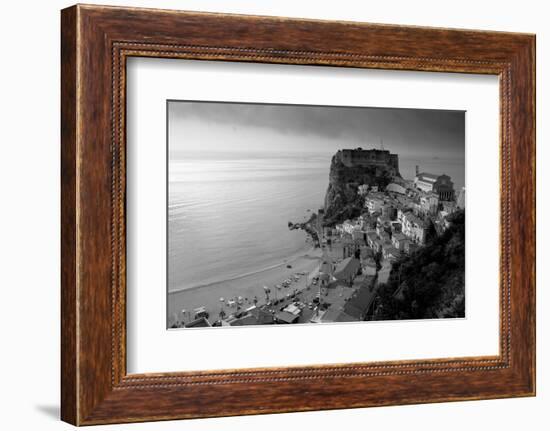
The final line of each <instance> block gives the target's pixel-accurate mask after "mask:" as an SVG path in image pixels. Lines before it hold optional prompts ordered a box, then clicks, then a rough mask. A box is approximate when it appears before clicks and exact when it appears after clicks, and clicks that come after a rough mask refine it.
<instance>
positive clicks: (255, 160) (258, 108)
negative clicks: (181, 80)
mask: <svg viewBox="0 0 550 431" xmlns="http://www.w3.org/2000/svg"><path fill="white" fill-rule="evenodd" d="M167 116H168V118H167V127H168V136H167V145H168V151H167V154H168V156H167V158H168V160H167V167H168V171H167V172H168V175H167V176H168V178H167V181H168V193H167V200H168V205H167V254H168V256H167V280H168V282H167V289H168V292H167V298H168V300H167V311H168V312H167V326H168V328H206V327H231V326H244V325H273V324H285V325H288V324H320V323H340V322H362V321H367V322H368V321H387V320H412V319H444V318H463V317H465V201H466V199H465V198H466V196H465V193H466V192H465V113H464V112H463V111H447V110H426V109H392V108H371V107H341V106H313V105H310V106H308V105H275V104H251V103H226V102H200V101H178V100H170V101H168V102H167Z"/></svg>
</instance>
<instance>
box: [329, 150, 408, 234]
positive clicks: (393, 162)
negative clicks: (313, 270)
mask: <svg viewBox="0 0 550 431" xmlns="http://www.w3.org/2000/svg"><path fill="white" fill-rule="evenodd" d="M394 177H400V174H399V161H398V157H397V154H390V152H389V151H384V150H363V149H361V148H357V149H355V150H339V151H338V152H337V153H336V154H335V155H334V156H333V157H332V161H331V165H330V175H329V185H328V189H327V193H326V195H325V224H326V225H328V226H330V225H333V224H335V223H340V222H342V221H344V220H345V219H347V218H351V217H356V216H357V215H359V213H360V212H361V209H362V207H363V199H362V198H361V197H360V196H359V195H358V193H357V190H358V187H359V186H360V185H362V184H367V185H369V186H378V187H380V188H385V187H386V186H387V185H388V184H389V183H390V182H391V181H392V179H393V178H394Z"/></svg>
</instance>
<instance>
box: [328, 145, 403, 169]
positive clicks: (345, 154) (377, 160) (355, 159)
mask: <svg viewBox="0 0 550 431" xmlns="http://www.w3.org/2000/svg"><path fill="white" fill-rule="evenodd" d="M335 157H336V158H337V159H339V160H340V162H342V164H343V165H344V166H346V167H348V168H369V167H380V168H384V169H386V170H393V171H394V172H393V175H399V157H398V155H397V154H391V153H390V152H389V151H388V150H377V149H372V150H364V149H362V148H356V149H354V150H347V149H346V150H338V152H337V153H336V155H335Z"/></svg>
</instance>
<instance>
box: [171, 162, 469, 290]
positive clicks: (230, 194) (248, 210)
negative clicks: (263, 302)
mask: <svg viewBox="0 0 550 431" xmlns="http://www.w3.org/2000/svg"><path fill="white" fill-rule="evenodd" d="M332 154H333V153H330V154H328V153H293V154H271V153H258V154H228V153H219V154H211V153H209V154H197V153H192V154H191V153H190V154H178V157H177V158H175V157H171V158H170V161H169V179H168V181H169V183H168V290H169V292H176V291H181V290H186V289H191V288H196V287H199V286H204V285H208V284H212V283H217V282H222V281H224V280H229V279H233V278H237V277H240V276H244V275H247V274H252V273H256V272H260V271H264V270H267V269H269V268H273V267H276V266H278V265H281V264H284V263H285V262H287V261H291V260H292V259H293V258H294V257H298V256H300V255H303V254H305V253H307V250H308V249H310V248H311V244H308V243H307V241H306V234H305V232H303V231H301V230H292V231H291V230H289V229H288V222H289V221H291V222H293V223H294V222H303V221H305V220H307V219H308V218H309V217H310V216H311V214H312V212H315V211H317V210H318V209H319V208H321V207H322V206H323V201H324V196H325V192H326V190H327V187H328V177H329V170H330V161H331V158H332ZM399 165H400V172H401V175H402V176H403V177H404V178H410V179H412V178H414V175H415V166H416V165H419V166H420V171H421V172H432V173H435V174H439V173H445V174H447V175H449V176H450V177H451V179H452V181H454V183H455V190H457V191H458V190H460V188H461V187H462V186H463V185H464V177H465V169H464V159H446V158H435V157H428V158H425V157H424V158H422V160H420V159H418V158H415V157H400V158H399Z"/></svg>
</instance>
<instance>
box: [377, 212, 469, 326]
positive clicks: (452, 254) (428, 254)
mask: <svg viewBox="0 0 550 431" xmlns="http://www.w3.org/2000/svg"><path fill="white" fill-rule="evenodd" d="M450 221H451V225H450V226H449V228H448V229H447V230H446V231H445V232H444V233H443V234H442V235H441V236H436V237H433V238H432V239H430V240H429V241H428V243H427V244H426V245H425V246H424V247H421V248H419V249H418V250H417V251H416V252H414V253H413V254H412V255H410V256H406V255H405V256H402V257H401V258H400V259H398V260H397V261H396V262H394V264H393V266H392V270H391V273H390V277H389V279H388V282H387V283H385V284H382V285H381V286H380V287H379V290H378V298H377V301H376V302H375V307H374V311H373V320H397V319H399V320H402V319H430V318H443V317H464V308H465V307H464V299H465V297H464V276H465V272H464V268H465V265H464V257H465V240H464V211H458V212H456V213H455V214H453V216H452V218H451V220H450Z"/></svg>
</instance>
